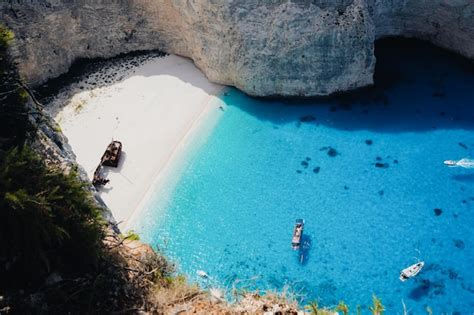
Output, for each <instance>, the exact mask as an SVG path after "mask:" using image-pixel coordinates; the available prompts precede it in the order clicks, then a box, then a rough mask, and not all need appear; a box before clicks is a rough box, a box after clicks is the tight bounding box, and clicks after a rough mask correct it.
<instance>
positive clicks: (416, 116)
mask: <svg viewBox="0 0 474 315" xmlns="http://www.w3.org/2000/svg"><path fill="white" fill-rule="evenodd" d="M375 55H376V57H377V64H376V69H375V74H374V85H373V86H371V87H367V88H363V89H360V90H356V91H352V92H347V93H341V94H339V95H334V96H332V97H328V98H310V99H284V98H272V99H253V101H249V96H246V95H244V94H243V93H239V92H237V91H230V92H228V93H226V94H225V95H224V96H223V99H224V101H226V102H227V104H228V105H229V106H236V107H238V108H239V109H241V110H243V111H246V112H248V113H250V114H251V115H252V116H254V117H257V118H258V119H260V120H264V121H270V122H272V123H274V124H275V125H280V124H287V123H296V124H301V123H311V124H315V125H327V126H328V127H330V128H336V129H341V130H348V131H350V130H369V131H375V132H383V133H397V132H410V131H430V130H436V129H466V130H471V129H474V106H473V105H474V104H473V100H474V89H473V88H472V87H473V86H474V62H472V60H469V59H466V58H463V57H460V56H458V55H456V54H454V53H451V52H449V51H446V50H444V49H440V48H437V47H435V46H433V45H431V44H429V43H426V42H423V41H420V40H415V39H401V38H387V39H383V40H378V41H376V43H375ZM239 94H240V95H239Z"/></svg>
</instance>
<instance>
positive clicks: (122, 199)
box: [55, 56, 223, 228]
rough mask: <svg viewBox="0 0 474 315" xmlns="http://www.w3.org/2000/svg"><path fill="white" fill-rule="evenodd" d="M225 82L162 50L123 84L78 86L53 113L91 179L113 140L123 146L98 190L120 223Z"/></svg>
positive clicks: (215, 106) (213, 108)
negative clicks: (214, 80) (219, 82)
mask: <svg viewBox="0 0 474 315" xmlns="http://www.w3.org/2000/svg"><path fill="white" fill-rule="evenodd" d="M222 88H223V87H222V86H220V85H216V84H213V83H210V82H209V81H208V80H207V78H206V77H205V76H204V75H203V74H202V72H201V71H200V70H199V69H197V68H196V67H195V66H194V64H193V63H192V61H190V60H188V59H185V58H182V57H178V56H166V57H162V58H153V59H151V60H148V61H147V62H145V64H143V65H141V66H139V67H137V68H136V69H134V71H133V72H132V73H130V74H128V75H127V76H126V77H125V79H123V80H121V81H120V82H117V83H113V84H110V85H108V86H106V87H102V88H96V89H93V90H88V91H83V92H80V93H78V94H76V95H74V96H73V97H72V99H71V100H70V102H69V103H68V105H66V106H65V107H64V108H62V109H61V110H60V111H59V112H58V113H57V115H56V117H55V119H56V121H57V122H58V123H59V124H60V126H61V129H62V131H63V133H64V134H65V135H66V137H67V138H68V140H69V144H70V145H71V147H72V149H73V151H74V153H75V154H76V156H77V162H78V163H79V164H80V165H82V166H83V167H84V169H85V170H86V171H87V173H88V175H89V177H90V178H92V175H93V173H94V170H95V168H96V167H97V165H98V164H99V161H100V158H101V156H102V154H103V153H104V150H105V148H106V147H107V145H108V144H109V143H110V141H111V140H112V139H114V140H119V141H121V142H122V144H123V155H122V158H121V161H120V164H119V167H118V168H116V169H115V168H107V169H108V171H106V172H105V174H107V178H108V179H110V182H109V183H108V184H107V185H106V186H105V187H103V188H102V189H101V190H100V191H99V194H100V196H101V197H102V199H103V200H104V202H105V203H106V204H107V206H108V207H109V208H110V209H111V210H112V213H113V215H114V217H115V219H116V220H117V222H119V227H121V228H126V226H127V221H128V220H129V219H130V217H131V216H132V215H133V213H134V212H135V211H136V210H137V209H138V208H139V207H140V206H141V205H143V203H144V198H145V197H147V196H148V195H149V191H150V188H151V187H152V185H154V184H155V183H157V182H158V181H159V179H160V176H164V175H163V174H165V173H166V169H167V168H169V167H171V164H172V163H171V161H172V160H173V159H179V158H180V156H179V155H180V154H182V153H183V152H184V150H183V149H184V148H185V146H186V145H185V144H186V142H187V140H189V138H190V137H191V136H192V135H193V134H194V133H195V132H196V131H199V129H200V128H202V127H203V126H202V122H206V119H207V117H209V115H210V114H211V113H213V112H214V113H216V114H217V113H218V112H220V110H219V103H218V102H211V101H212V100H213V99H215V98H216V96H215V95H217V94H218V93H219V92H220V91H221V90H222Z"/></svg>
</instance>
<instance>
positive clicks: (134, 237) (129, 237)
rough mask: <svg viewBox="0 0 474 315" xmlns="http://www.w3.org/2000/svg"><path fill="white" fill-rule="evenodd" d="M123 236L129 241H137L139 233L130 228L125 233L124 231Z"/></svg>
mask: <svg viewBox="0 0 474 315" xmlns="http://www.w3.org/2000/svg"><path fill="white" fill-rule="evenodd" d="M124 238H125V239H127V240H131V241H139V240H140V235H138V234H137V233H135V231H133V230H130V231H127V233H125V235H124Z"/></svg>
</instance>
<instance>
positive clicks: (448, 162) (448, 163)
mask: <svg viewBox="0 0 474 315" xmlns="http://www.w3.org/2000/svg"><path fill="white" fill-rule="evenodd" d="M443 163H444V165H447V166H449V167H453V166H456V163H457V161H454V160H446V161H444V162H443Z"/></svg>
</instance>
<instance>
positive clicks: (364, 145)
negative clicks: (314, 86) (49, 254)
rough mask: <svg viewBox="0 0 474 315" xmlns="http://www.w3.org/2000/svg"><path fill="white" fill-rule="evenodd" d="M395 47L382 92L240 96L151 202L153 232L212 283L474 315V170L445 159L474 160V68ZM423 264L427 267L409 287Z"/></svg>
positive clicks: (382, 69) (140, 227)
mask: <svg viewBox="0 0 474 315" xmlns="http://www.w3.org/2000/svg"><path fill="white" fill-rule="evenodd" d="M408 44H410V43H408ZM408 44H407V45H408ZM410 45H411V44H410ZM410 45H408V46H410ZM390 51H392V49H391V48H390V43H389V44H388V46H387V47H385V46H383V47H380V48H379V65H378V69H377V71H378V77H377V80H378V81H377V82H378V83H379V85H378V88H376V89H371V90H368V91H365V92H360V93H357V94H353V95H350V96H345V97H342V98H338V99H332V100H323V101H321V100H310V101H280V100H256V99H252V98H249V97H247V96H245V95H244V94H242V93H240V92H238V91H237V90H235V89H230V90H228V92H227V93H226V95H224V96H223V97H222V100H223V101H224V102H225V103H226V106H225V112H224V113H223V115H222V118H221V119H220V121H219V123H218V124H217V126H216V128H215V129H214V131H213V132H212V134H211V135H210V136H209V138H208V140H207V141H206V142H205V144H203V145H202V146H201V147H200V148H199V149H198V150H197V151H196V152H194V153H193V154H191V155H190V156H189V157H188V159H187V161H186V164H185V167H183V169H181V170H180V171H179V174H177V176H178V175H179V176H180V177H179V180H178V182H177V183H176V185H175V186H172V187H173V189H171V190H170V191H158V192H157V193H156V194H155V196H154V197H153V199H152V202H151V204H150V205H149V206H148V207H147V208H146V209H145V210H144V213H143V216H142V217H141V219H140V221H139V222H138V223H137V224H136V226H135V229H136V230H137V231H138V232H139V233H140V234H141V236H142V239H144V240H145V241H148V242H150V243H152V244H154V245H157V246H159V247H160V248H162V249H163V250H164V251H165V252H166V253H167V254H168V255H170V256H171V257H173V258H174V259H175V260H176V261H177V262H178V264H179V268H180V271H182V272H184V273H186V274H187V275H188V276H189V278H190V279H191V280H195V281H198V282H199V283H200V284H201V285H203V286H204V287H206V286H208V285H219V286H226V287H231V286H232V285H235V286H237V287H241V288H242V287H243V288H248V289H276V290H282V289H283V288H284V287H285V286H289V288H290V290H291V291H293V292H296V293H298V294H299V296H300V298H301V299H302V302H303V303H304V302H307V301H309V300H313V299H318V300H319V303H320V305H327V306H331V305H334V304H337V302H338V301H339V300H341V299H343V300H344V301H346V303H347V304H349V305H350V306H351V308H352V310H355V306H356V305H357V304H360V305H361V306H362V310H363V311H364V313H366V312H368V309H367V306H368V305H369V304H370V303H371V297H372V294H373V293H375V294H376V295H377V296H379V297H380V298H381V299H382V302H383V303H384V305H385V306H386V308H387V309H388V313H389V314H394V313H402V300H403V301H404V302H405V304H406V305H407V308H408V309H409V310H411V311H412V313H415V314H420V313H424V310H425V308H426V306H430V307H431V308H432V309H433V312H434V314H440V313H442V312H446V313H448V312H449V313H451V312H459V313H460V314H471V313H472V312H473V311H474V271H473V265H474V264H473V261H474V237H473V233H472V230H473V228H474V170H472V169H462V168H447V167H446V166H444V165H443V161H444V160H446V159H461V158H463V157H471V158H472V157H474V74H473V73H472V72H469V71H465V70H464V69H465V66H466V65H465V64H463V63H462V62H460V61H459V60H457V59H453V58H451V56H449V55H447V54H445V53H443V52H439V51H437V50H433V49H431V48H430V47H426V46H424V45H422V44H421V45H415V46H414V47H411V46H410V47H408V48H407V49H406V50H405V51H403V49H399V51H397V53H396V54H390ZM376 163H379V164H376ZM377 166H379V167H377ZM164 196H167V197H166V198H164ZM297 218H304V219H305V221H306V226H305V231H304V241H305V244H306V245H305V246H304V248H303V249H302V250H301V251H299V252H298V251H293V250H292V249H291V247H290V241H291V234H292V229H293V225H294V221H295V219H297ZM418 258H419V259H421V260H424V261H425V262H426V265H425V268H424V269H423V270H422V272H421V273H420V274H419V275H418V276H417V277H416V278H415V279H411V280H409V281H407V282H405V283H402V282H400V281H399V279H398V276H399V272H400V270H401V269H403V268H404V267H406V266H408V265H411V264H412V263H415V262H416V260H417V259H418ZM198 269H202V270H205V271H206V272H207V273H208V274H209V275H210V276H211V278H212V279H211V280H202V279H199V277H198V276H197V275H196V270H198Z"/></svg>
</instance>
